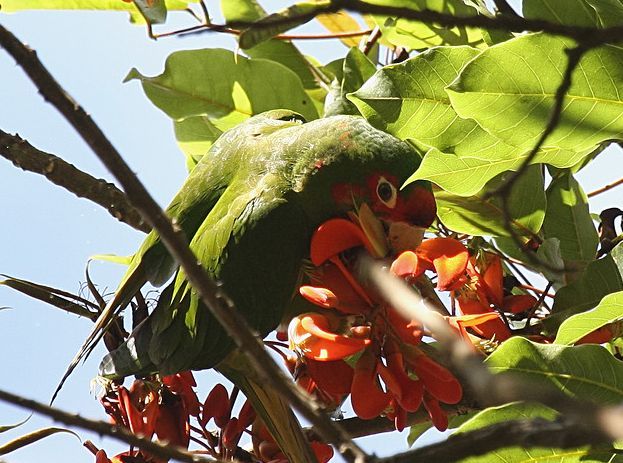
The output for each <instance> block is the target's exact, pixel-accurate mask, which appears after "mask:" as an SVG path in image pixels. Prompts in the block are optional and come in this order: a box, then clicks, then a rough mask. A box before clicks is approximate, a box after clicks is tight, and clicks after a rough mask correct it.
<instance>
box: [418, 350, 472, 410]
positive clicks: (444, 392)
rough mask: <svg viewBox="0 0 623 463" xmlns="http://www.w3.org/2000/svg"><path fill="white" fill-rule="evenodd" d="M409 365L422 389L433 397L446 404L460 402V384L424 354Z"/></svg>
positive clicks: (461, 393) (461, 392) (448, 372)
mask: <svg viewBox="0 0 623 463" xmlns="http://www.w3.org/2000/svg"><path fill="white" fill-rule="evenodd" d="M411 363H412V365H411V366H412V367H413V370H414V371H415V373H416V374H417V375H418V378H419V379H420V380H421V381H422V384H423V385H424V388H425V389H426V390H427V391H428V392H429V393H430V394H431V395H432V396H433V397H435V398H436V399H438V400H440V401H441V402H444V403H447V404H455V403H458V402H459V401H460V400H461V398H462V397H463V388H462V387H461V383H459V381H458V380H457V379H456V378H455V376H454V375H453V374H452V373H451V372H450V371H449V370H448V369H447V368H445V367H443V366H441V365H440V364H438V363H437V362H435V361H434V360H432V359H431V358H430V357H428V356H426V355H424V354H422V355H418V356H417V358H416V359H415V362H411Z"/></svg>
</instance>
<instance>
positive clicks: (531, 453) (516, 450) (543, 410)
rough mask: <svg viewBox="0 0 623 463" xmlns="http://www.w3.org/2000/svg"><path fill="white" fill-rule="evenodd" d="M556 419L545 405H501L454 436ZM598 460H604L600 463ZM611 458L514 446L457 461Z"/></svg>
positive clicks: (584, 450) (558, 462) (553, 462)
mask: <svg viewBox="0 0 623 463" xmlns="http://www.w3.org/2000/svg"><path fill="white" fill-rule="evenodd" d="M557 416H558V413H557V412H556V411H554V410H552V409H551V408H549V407H546V406H545V405H541V404H537V403H518V402H515V403H510V404H506V405H501V406H499V407H490V408H487V409H485V410H483V411H481V412H480V413H478V414H477V415H476V416H474V417H473V418H472V419H470V420H469V421H467V422H466V423H465V424H464V425H463V426H461V427H460V428H459V429H457V430H456V433H464V432H469V431H476V430H478V429H481V428H484V427H486V426H492V425H495V424H497V423H503V422H505V421H509V420H520V419H532V418H543V419H546V420H554V419H556V417H557ZM602 456H604V457H605V458H606V459H605V460H602V459H601V457H602ZM612 457H613V454H612V452H599V455H597V454H596V452H595V450H594V449H592V448H591V447H588V446H585V447H579V448H569V449H556V448H542V447H531V448H530V449H529V450H528V449H525V448H523V447H518V446H514V447H504V448H500V449H497V450H495V451H494V452H489V453H487V454H484V455H479V456H477V457H471V458H465V459H462V460H460V461H461V463H477V462H482V463H490V462H496V463H497V462H499V463H508V462H520V461H521V462H527V461H530V462H543V463H545V462H547V463H563V462H570V461H580V460H581V461H582V462H594V461H608V458H612ZM595 458H597V459H595Z"/></svg>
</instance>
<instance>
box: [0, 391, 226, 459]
mask: <svg viewBox="0 0 623 463" xmlns="http://www.w3.org/2000/svg"><path fill="white" fill-rule="evenodd" d="M0 400H2V401H4V402H8V403H10V404H13V405H17V406H18V407H22V408H25V409H27V410H31V411H34V412H36V413H39V414H40V415H44V416H49V417H50V418H52V419H53V420H54V421H56V422H58V423H63V424H64V425H67V426H75V427H78V428H81V429H86V430H89V431H93V432H95V433H97V434H99V435H101V436H107V437H112V438H113V439H117V440H120V441H121V442H125V443H126V444H129V445H133V446H135V447H138V448H140V449H142V450H145V451H146V452H149V453H151V454H153V455H155V456H157V457H160V458H165V459H169V458H175V459H176V460H178V461H183V462H189V463H197V462H215V461H217V460H208V459H206V458H202V457H200V456H198V455H195V454H193V453H191V452H189V451H188V450H186V449H183V448H181V447H177V446H175V445H171V444H166V445H163V444H159V443H157V442H154V441H152V440H150V439H145V438H144V437H140V436H137V435H136V434H133V433H131V432H130V430H129V429H127V428H124V427H122V426H116V425H113V424H110V423H107V422H105V421H99V420H91V419H88V418H83V417H82V416H80V415H75V414H72V413H68V412H66V411H63V410H59V409H58V408H54V407H50V406H48V405H45V404H42V403H41V402H37V401H35V400H31V399H27V398H25V397H21V396H18V395H16V394H12V393H10V392H7V391H4V390H0Z"/></svg>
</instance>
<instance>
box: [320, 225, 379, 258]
mask: <svg viewBox="0 0 623 463" xmlns="http://www.w3.org/2000/svg"><path fill="white" fill-rule="evenodd" d="M366 241H367V238H366V236H365V234H364V233H363V231H362V230H361V228H359V227H358V226H357V225H355V224H354V223H352V222H350V221H348V220H346V219H331V220H327V221H326V222H324V223H323V224H322V225H320V226H319V227H318V229H317V230H316V232H315V233H314V235H313V236H312V239H311V249H310V258H311V261H312V263H313V264H314V265H315V266H319V265H321V264H323V263H324V262H326V261H327V260H329V259H330V258H331V257H333V256H335V255H338V254H339V253H341V252H343V251H346V250H348V249H351V248H354V247H357V246H365V244H366Z"/></svg>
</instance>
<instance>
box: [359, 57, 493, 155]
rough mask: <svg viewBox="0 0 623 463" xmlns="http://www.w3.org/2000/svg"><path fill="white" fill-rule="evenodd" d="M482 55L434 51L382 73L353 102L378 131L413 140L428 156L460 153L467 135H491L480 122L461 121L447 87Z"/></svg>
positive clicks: (394, 65) (372, 79)
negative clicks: (435, 150)
mask: <svg viewBox="0 0 623 463" xmlns="http://www.w3.org/2000/svg"><path fill="white" fill-rule="evenodd" d="M479 53H480V52H479V51H478V50H476V49H474V48H470V47H440V48H435V49H432V50H429V51H427V52H425V53H422V54H420V55H418V56H416V57H414V58H410V59H408V60H406V61H404V62H402V63H399V64H392V65H388V66H384V67H383V68H382V69H379V70H378V71H377V72H376V74H374V76H372V77H371V78H370V79H369V80H368V81H367V82H366V83H365V84H364V85H363V86H361V88H360V89H359V90H357V91H356V92H355V93H353V94H351V95H349V99H350V100H351V101H352V102H353V103H354V104H355V105H356V106H357V108H358V109H359V111H360V112H361V114H362V115H363V116H364V117H365V118H366V119H368V121H369V122H370V123H371V124H372V125H374V126H375V127H377V128H378V129H381V130H384V131H386V132H389V133H391V134H393V135H395V136H396V137H398V138H401V139H403V140H404V139H411V140H413V141H414V142H415V144H416V145H417V146H418V147H419V148H420V149H423V150H424V151H426V150H427V149H428V148H430V147H435V148H438V149H440V150H442V151H446V152H455V148H456V146H457V145H459V144H460V143H462V142H463V140H464V139H465V138H466V135H467V134H469V133H471V132H472V131H474V130H476V131H479V132H483V135H484V134H485V133H484V131H482V130H480V128H479V127H478V124H476V123H475V122H474V121H472V120H466V119H461V118H459V117H458V115H457V114H456V112H455V111H454V110H453V109H452V107H451V105H450V99H449V98H448V95H447V94H446V91H445V87H446V86H448V85H449V84H450V83H451V82H452V81H453V80H454V79H455V78H456V77H457V75H458V74H459V71H460V69H461V68H462V67H463V66H464V65H465V64H466V63H467V62H468V61H469V60H471V59H473V58H474V57H476V56H478V54H479Z"/></svg>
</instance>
